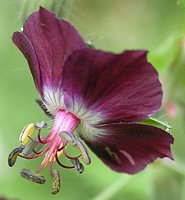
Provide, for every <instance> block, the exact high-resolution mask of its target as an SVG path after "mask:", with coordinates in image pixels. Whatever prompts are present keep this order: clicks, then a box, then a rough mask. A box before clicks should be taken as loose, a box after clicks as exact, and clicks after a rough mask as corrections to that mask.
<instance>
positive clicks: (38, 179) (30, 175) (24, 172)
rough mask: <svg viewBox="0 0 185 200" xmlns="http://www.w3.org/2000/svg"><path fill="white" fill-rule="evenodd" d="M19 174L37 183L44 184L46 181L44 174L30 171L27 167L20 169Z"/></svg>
mask: <svg viewBox="0 0 185 200" xmlns="http://www.w3.org/2000/svg"><path fill="white" fill-rule="evenodd" d="M20 175H21V176H22V177H23V178H25V179H27V180H29V181H32V182H35V183H39V184H44V183H45V181H46V179H45V178H44V176H42V175H40V174H37V173H35V172H32V171H31V170H29V169H22V171H21V172H20Z"/></svg>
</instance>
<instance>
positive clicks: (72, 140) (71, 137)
mask: <svg viewBox="0 0 185 200" xmlns="http://www.w3.org/2000/svg"><path fill="white" fill-rule="evenodd" d="M59 135H60V137H61V138H63V139H65V140H67V141H68V142H70V143H72V145H73V146H76V144H77V139H76V138H75V137H74V135H73V134H71V133H68V132H66V131H62V132H60V133H59Z"/></svg>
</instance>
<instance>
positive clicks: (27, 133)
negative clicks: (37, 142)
mask: <svg viewBox="0 0 185 200" xmlns="http://www.w3.org/2000/svg"><path fill="white" fill-rule="evenodd" d="M34 131H35V125H34V124H33V123H31V124H28V125H27V126H25V127H24V128H23V130H22V132H21V134H20V136H19V141H20V143H21V144H22V145H24V146H25V145H26V144H27V143H28V141H29V140H30V137H31V136H32V135H33V133H34Z"/></svg>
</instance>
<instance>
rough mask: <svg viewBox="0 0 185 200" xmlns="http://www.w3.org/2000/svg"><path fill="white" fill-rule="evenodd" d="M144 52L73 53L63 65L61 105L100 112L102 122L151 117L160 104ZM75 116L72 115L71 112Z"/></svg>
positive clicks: (153, 73) (155, 77)
mask: <svg viewBox="0 0 185 200" xmlns="http://www.w3.org/2000/svg"><path fill="white" fill-rule="evenodd" d="M146 56H147V52H146V51H125V52H124V53H122V54H119V55H115V54H111V53H106V52H102V51H98V50H94V49H81V50H77V51H75V52H74V53H73V54H72V55H71V56H70V57H69V59H68V60H67V61H66V64H65V66H64V72H63V73H64V74H63V75H64V82H63V89H64V92H65V104H66V107H67V109H68V110H69V111H71V112H73V107H75V106H74V105H76V104H78V107H79V109H80V108H83V109H84V108H85V109H84V111H88V110H91V111H93V113H101V115H102V118H103V123H113V122H120V121H122V122H136V121H140V120H143V119H144V118H147V117H148V116H149V115H152V114H154V113H155V112H156V111H157V110H158V109H159V107H160V105H161V101H162V90H161V84H160V82H159V80H158V74H157V72H156V70H155V69H154V68H153V67H152V65H151V64H150V63H148V62H147V58H146ZM75 114H76V113H75Z"/></svg>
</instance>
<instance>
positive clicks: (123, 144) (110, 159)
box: [85, 124, 173, 174]
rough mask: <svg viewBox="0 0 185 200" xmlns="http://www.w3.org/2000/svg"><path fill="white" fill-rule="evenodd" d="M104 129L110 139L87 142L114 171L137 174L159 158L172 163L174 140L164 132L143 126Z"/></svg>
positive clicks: (134, 125)
mask: <svg viewBox="0 0 185 200" xmlns="http://www.w3.org/2000/svg"><path fill="white" fill-rule="evenodd" d="M103 129H104V131H107V132H108V134H107V135H100V136H97V138H95V141H93V140H92V141H90V140H85V142H86V144H87V145H88V146H89V147H90V148H91V149H92V151H93V152H94V153H95V154H96V155H97V156H98V157H99V158H100V159H101V160H102V161H103V162H104V163H105V164H106V165H108V166H109V167H110V168H111V169H113V170H115V171H118V172H126V173H129V174H134V173H137V172H139V171H141V170H143V169H144V168H145V167H146V166H147V164H149V163H151V162H153V161H154V160H155V159H156V158H163V157H169V158H170V159H173V156H172V153H171V150H170V145H171V144H172V143H173V137H172V136H171V135H170V134H168V133H167V132H165V131H163V130H162V129H159V128H156V127H152V126H148V125H141V124H127V125H123V124H111V125H107V126H105V127H104V128H103ZM100 131H101V130H100Z"/></svg>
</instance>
